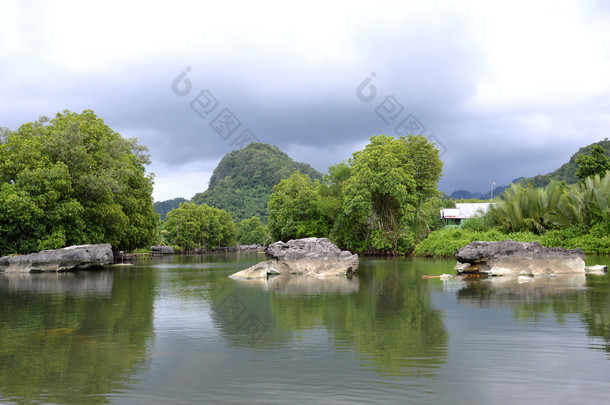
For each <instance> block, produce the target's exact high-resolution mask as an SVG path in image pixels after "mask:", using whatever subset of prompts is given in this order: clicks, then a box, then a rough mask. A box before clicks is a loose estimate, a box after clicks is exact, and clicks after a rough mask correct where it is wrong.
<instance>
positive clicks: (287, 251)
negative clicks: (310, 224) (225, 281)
mask: <svg viewBox="0 0 610 405" xmlns="http://www.w3.org/2000/svg"><path fill="white" fill-rule="evenodd" d="M267 254H269V255H270V256H271V257H272V258H273V259H272V260H268V261H266V262H261V263H258V264H255V265H254V266H252V267H250V268H248V269H245V270H242V271H239V272H237V273H235V274H233V275H232V276H231V277H232V278H242V279H256V278H268V277H269V276H273V275H303V276H314V277H327V276H350V275H352V274H354V273H355V272H356V270H357V269H358V255H356V254H352V253H350V252H348V251H341V250H340V249H339V248H338V247H337V246H336V245H334V244H332V243H331V242H330V241H329V240H328V239H326V238H305V239H293V240H290V241H288V242H286V243H284V242H275V243H272V244H271V245H269V247H268V248H267Z"/></svg>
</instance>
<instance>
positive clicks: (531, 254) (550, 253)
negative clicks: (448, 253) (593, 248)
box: [455, 240, 585, 276]
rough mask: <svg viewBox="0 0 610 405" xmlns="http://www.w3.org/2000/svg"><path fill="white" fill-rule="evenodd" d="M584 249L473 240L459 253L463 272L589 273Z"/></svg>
mask: <svg viewBox="0 0 610 405" xmlns="http://www.w3.org/2000/svg"><path fill="white" fill-rule="evenodd" d="M584 257H585V253H584V252H583V251H582V249H564V248H550V247H546V246H542V245H541V244H540V243H538V242H531V243H530V242H515V241H512V240H505V241H502V242H481V241H477V242H471V243H469V244H468V245H466V246H465V247H463V248H462V249H460V250H458V251H456V252H455V258H456V259H457V261H458V263H457V264H456V267H455V269H456V270H457V271H459V272H460V273H484V274H488V275H493V276H503V275H515V276H519V275H526V276H536V275H541V274H570V273H584V272H585V262H584Z"/></svg>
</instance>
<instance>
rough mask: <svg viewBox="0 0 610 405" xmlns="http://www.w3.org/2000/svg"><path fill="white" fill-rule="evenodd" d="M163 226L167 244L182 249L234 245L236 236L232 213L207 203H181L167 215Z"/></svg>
mask: <svg viewBox="0 0 610 405" xmlns="http://www.w3.org/2000/svg"><path fill="white" fill-rule="evenodd" d="M163 228H164V230H166V231H167V236H166V239H167V240H168V241H169V243H170V244H172V245H175V246H178V247H180V248H181V249H184V250H191V249H193V248H208V249H213V248H215V247H218V246H234V245H235V243H236V238H237V227H236V226H235V223H234V222H233V219H232V218H231V214H229V213H228V212H226V211H223V210H220V209H218V208H213V207H210V206H208V205H206V204H202V205H196V204H193V203H182V204H180V206H179V207H178V208H175V209H173V210H171V211H170V212H169V213H168V214H167V217H166V221H165V223H164V224H163Z"/></svg>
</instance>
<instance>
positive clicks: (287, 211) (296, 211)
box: [269, 172, 329, 241]
mask: <svg viewBox="0 0 610 405" xmlns="http://www.w3.org/2000/svg"><path fill="white" fill-rule="evenodd" d="M319 187H320V182H319V181H317V180H316V181H315V182H312V181H311V179H310V178H309V176H307V175H301V174H299V172H294V173H293V174H292V176H290V177H289V178H287V179H285V180H282V181H281V182H280V184H278V185H277V186H275V187H274V188H273V194H271V197H270V198H269V231H270V232H271V234H272V235H273V237H274V238H276V239H278V240H283V241H288V240H290V239H297V238H306V237H312V236H324V235H327V234H328V231H329V226H328V224H327V223H326V222H325V221H324V219H323V216H322V213H321V211H320V208H319V202H318V200H319V196H318V188H319Z"/></svg>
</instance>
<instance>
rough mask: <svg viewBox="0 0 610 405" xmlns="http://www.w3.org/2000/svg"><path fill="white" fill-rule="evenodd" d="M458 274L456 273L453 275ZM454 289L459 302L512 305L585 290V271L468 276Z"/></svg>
mask: <svg viewBox="0 0 610 405" xmlns="http://www.w3.org/2000/svg"><path fill="white" fill-rule="evenodd" d="M456 278H457V277H456ZM467 280H468V281H466V282H465V283H463V284H462V287H463V288H462V289H461V290H459V291H458V292H457V296H458V299H459V300H460V302H461V303H467V304H469V305H472V306H475V307H480V308H502V307H511V306H512V305H513V304H521V303H523V302H532V301H537V300H543V299H546V298H547V297H550V296H562V295H568V294H584V292H585V291H586V290H585V285H586V283H587V279H586V277H585V275H584V274H563V275H558V276H538V277H533V278H531V279H530V280H529V281H527V282H523V280H519V278H518V277H491V278H486V279H478V280H470V279H467Z"/></svg>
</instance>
